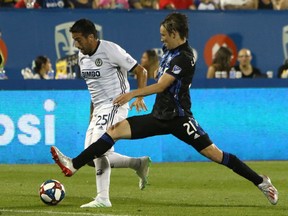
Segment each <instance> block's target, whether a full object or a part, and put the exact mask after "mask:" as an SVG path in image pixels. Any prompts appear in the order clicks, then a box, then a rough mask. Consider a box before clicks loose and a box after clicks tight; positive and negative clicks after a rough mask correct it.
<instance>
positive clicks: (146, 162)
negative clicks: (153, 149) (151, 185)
mask: <svg viewBox="0 0 288 216" xmlns="http://www.w3.org/2000/svg"><path fill="white" fill-rule="evenodd" d="M140 162H141V163H140V167H139V169H138V170H137V171H136V174H137V175H138V176H139V188H140V190H143V189H144V188H145V187H146V185H147V183H148V175H149V167H150V164H151V158H150V157H147V156H145V157H141V158H140Z"/></svg>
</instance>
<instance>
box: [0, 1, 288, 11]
mask: <svg viewBox="0 0 288 216" xmlns="http://www.w3.org/2000/svg"><path fill="white" fill-rule="evenodd" d="M0 7H2V8H7V7H10V8H13V7H14V8H35V9H40V8H88V9H89V8H90V9H153V10H159V9H170V10H178V9H186V10H233V9H234V10H235V9H237V10H241V9H243V10H247V9H252V10H253V9H254V10H256V9H268V10H287V9H288V0H0Z"/></svg>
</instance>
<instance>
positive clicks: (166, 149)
mask: <svg viewBox="0 0 288 216" xmlns="http://www.w3.org/2000/svg"><path fill="white" fill-rule="evenodd" d="M191 97H192V100H193V105H192V106H193V108H192V110H193V113H194V116H195V118H196V120H197V121H198V122H199V124H200V125H201V126H202V127H203V128H204V129H205V130H206V132H208V134H209V136H210V138H211V139H212V140H213V141H214V142H215V143H216V144H217V145H218V146H219V147H220V148H222V149H223V150H225V151H228V152H231V153H234V154H236V155H238V156H239V157H240V158H241V159H243V160H286V159H288V152H287V151H286V148H287V128H288V121H287V119H288V112H287V107H288V90H287V88H241V89H238V88H234V89H213V88H211V89H193V90H192V91H191ZM154 99H155V96H149V97H147V98H146V99H145V101H146V104H147V106H148V109H149V111H151V109H152V106H153V103H154ZM89 107H90V96H89V93H88V91H86V90H45V91H43V90H33V91H0V163H19V164H26V163H53V161H52V159H51V156H50V153H49V151H50V146H51V145H56V146H58V147H59V148H60V149H61V150H62V151H63V152H64V153H65V154H67V155H69V156H71V157H73V156H76V155H77V154H78V153H79V152H80V151H81V150H82V149H83V146H84V139H85V132H86V129H87V126H88V121H89V112H90V111H89ZM139 114H141V113H137V112H136V111H135V110H132V111H130V113H129V115H139ZM115 149H116V151H118V152H119V153H123V154H126V155H129V156H141V155H149V156H151V157H152V160H153V161H154V162H172V161H206V159H205V158H204V157H203V156H201V155H200V154H198V153H197V152H196V151H195V150H194V149H193V148H191V147H190V146H188V145H186V144H184V143H183V142H181V141H179V140H177V139H176V138H174V137H172V136H171V135H165V136H157V137H150V138H146V139H141V140H132V141H131V140H121V141H119V142H117V143H116V145H115Z"/></svg>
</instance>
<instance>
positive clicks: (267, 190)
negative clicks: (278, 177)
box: [258, 175, 278, 205]
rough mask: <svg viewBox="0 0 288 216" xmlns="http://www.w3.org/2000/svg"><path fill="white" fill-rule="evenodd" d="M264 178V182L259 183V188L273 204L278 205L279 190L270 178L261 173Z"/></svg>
mask: <svg viewBox="0 0 288 216" xmlns="http://www.w3.org/2000/svg"><path fill="white" fill-rule="evenodd" d="M260 176H261V177H262V178H263V182H262V183H261V184H259V185H258V188H259V189H260V190H261V191H262V192H263V194H264V195H265V196H266V197H267V199H268V200H269V202H270V203H271V204H273V205H276V204H277V202H278V191H277V189H276V188H275V187H274V186H273V184H272V182H271V180H270V178H269V177H268V176H265V175H260Z"/></svg>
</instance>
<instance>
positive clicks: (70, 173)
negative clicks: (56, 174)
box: [50, 146, 73, 177]
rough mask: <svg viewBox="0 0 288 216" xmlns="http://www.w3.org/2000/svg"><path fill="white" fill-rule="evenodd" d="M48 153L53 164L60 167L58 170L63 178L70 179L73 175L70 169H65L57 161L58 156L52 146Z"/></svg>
mask: <svg viewBox="0 0 288 216" xmlns="http://www.w3.org/2000/svg"><path fill="white" fill-rule="evenodd" d="M50 152H51V154H52V158H53V160H54V161H55V163H56V164H57V165H58V166H59V167H60V169H61V170H62V172H63V173H64V175H65V176H67V177H71V176H72V175H73V173H72V172H71V170H70V169H68V168H67V167H65V166H64V165H63V164H62V163H61V162H60V160H59V157H58V154H57V152H56V150H55V148H54V147H53V146H52V147H51V149H50Z"/></svg>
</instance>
